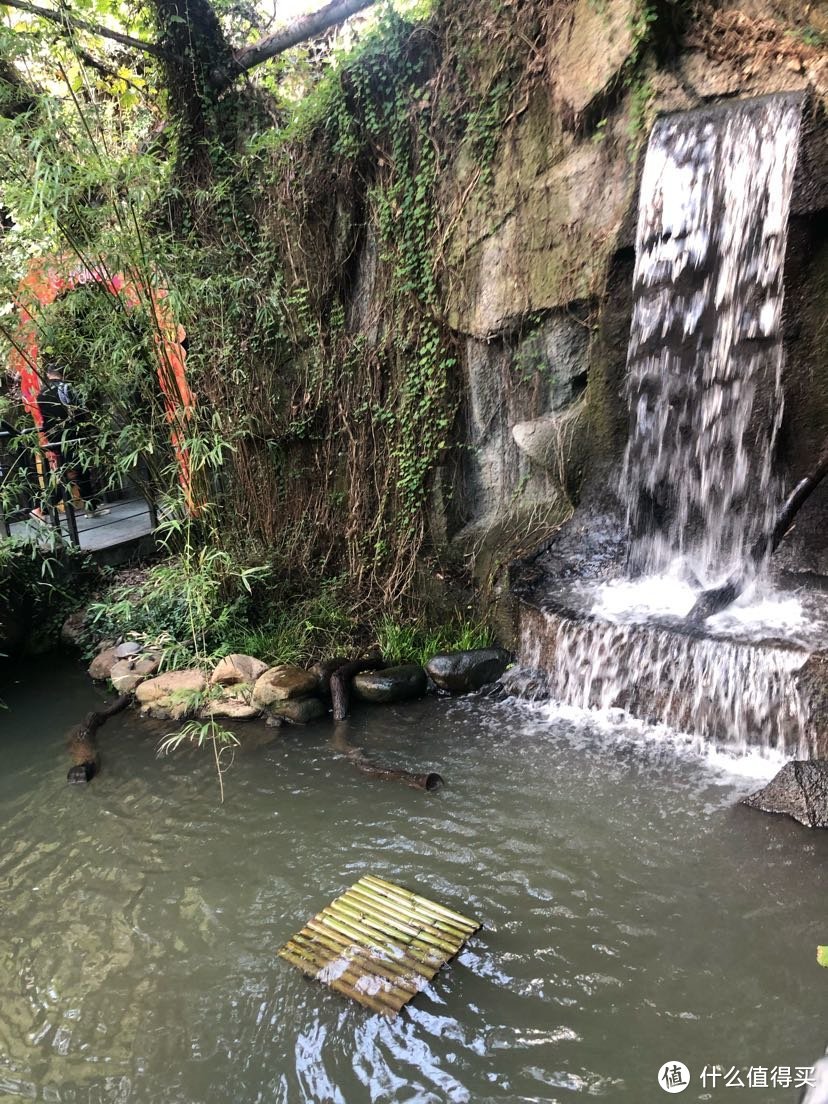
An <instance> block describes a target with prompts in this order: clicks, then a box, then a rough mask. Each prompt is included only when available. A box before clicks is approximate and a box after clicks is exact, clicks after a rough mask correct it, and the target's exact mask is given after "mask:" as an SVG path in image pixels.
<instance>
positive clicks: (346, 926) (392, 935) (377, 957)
mask: <svg viewBox="0 0 828 1104" xmlns="http://www.w3.org/2000/svg"><path fill="white" fill-rule="evenodd" d="M479 927H480V924H479V923H478V921H477V920H470V919H469V918H468V916H461V915H460V913H458V912H452V910H451V909H448V908H445V907H444V906H443V905H438V904H437V903H436V902H435V901H429V900H428V898H427V897H420V896H419V895H418V894H416V893H410V892H409V891H408V890H407V889H403V888H402V887H401V886H398V885H393V884H392V883H391V882H386V881H384V880H383V879H382V878H374V877H373V876H372V875H370V874H366V875H365V876H364V877H362V878H360V879H359V881H358V882H357V883H356V885H352V886H351V888H350V889H349V890H346V892H345V893H343V894H342V896H341V897H337V899H336V900H335V901H333V902H332V903H331V904H330V905H328V907H327V908H324V909H322V911H321V912H320V913H319V915H318V916H314V918H313V919H312V920H309V921H308V922H307V924H306V925H305V927H304V928H303V929H302V930H301V931H300V932H299V934H298V935H294V937H293V938H292V939H291V940H289V941H288V942H287V943H286V944H285V945H284V947H282V949H281V950H280V951H279V956H280V957H281V958H283V959H285V961H286V962H290V963H291V965H293V966H296V967H298V968H299V969H300V970H301V971H302V973H303V974H307V975H308V977H312V978H315V979H316V980H317V981H321V982H322V984H323V985H327V986H328V987H329V988H330V989H334V990H335V991H336V992H337V993H342V994H343V996H346V997H351V998H353V1000H355V1001H359V1003H360V1004H364V1005H365V1006H366V1008H370V1009H371V1010H372V1011H374V1012H382V1013H383V1014H384V1015H386V1016H396V1014H397V1013H398V1012H399V1010H400V1009H401V1008H402V1006H403V1005H404V1004H407V1003H408V1002H409V1001H410V1000H411V998H412V997H415V996H416V995H417V993H419V992H420V990H421V989H425V987H426V986H427V985H428V983H429V982H430V981H431V979H432V978H433V977H434V975H435V974H436V973H437V971H438V970H439V969H440V967H441V966H445V964H446V963H447V962H448V961H449V959H452V958H454V956H455V955H456V954H457V952H458V951H459V950H460V948H461V947H462V946H463V944H464V943H465V942H466V940H467V939H468V938H469V936H470V935H472V934H473V933H474V932H476V931H477V930H478V928H479Z"/></svg>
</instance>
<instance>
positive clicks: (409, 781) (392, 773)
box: [333, 724, 443, 790]
mask: <svg viewBox="0 0 828 1104" xmlns="http://www.w3.org/2000/svg"><path fill="white" fill-rule="evenodd" d="M346 733H347V726H346V725H342V724H338V725H336V726H335V728H334V735H333V745H334V747H335V748H336V750H337V751H341V752H342V754H343V755H346V756H347V757H348V758H349V759H350V760H351V762H352V763H353V764H354V766H355V767H356V769H357V770H358V771H359V772H360V773H361V774H367V775H368V776H369V777H370V778H378V779H379V780H380V781H382V782H401V783H402V784H403V785H404V786H410V787H411V788H412V789H414V790H436V789H439V787H440V786H442V784H443V779H442V777H441V776H440V775H439V774H437V772H436V771H421V772H420V771H407V770H401V769H399V768H397V767H387V766H385V765H384V764H382V763H375V762H373V760H371V759H366V757H365V756H364V755H363V753H362V748H358V747H356V746H355V745H354V744H351V743H349V741H348V738H347V735H346Z"/></svg>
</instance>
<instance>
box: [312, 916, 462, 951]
mask: <svg viewBox="0 0 828 1104" xmlns="http://www.w3.org/2000/svg"><path fill="white" fill-rule="evenodd" d="M334 905H336V907H334ZM334 905H330V906H329V908H330V909H331V911H332V912H333V914H334V915H335V916H344V917H345V918H346V919H350V920H351V922H352V923H353V924H355V925H356V926H357V927H358V928H359V929H361V930H363V931H364V930H365V929H366V928H368V929H369V930H370V931H379V932H381V933H382V934H383V935H388V936H390V937H391V938H392V939H398V940H400V942H402V943H404V945H405V946H406V947H407V948H409V949H410V950H411V949H415V948H417V949H419V948H425V949H427V950H433V951H435V952H439V953H440V954H441V956H442V958H443V961H445V960H446V955H448V956H449V957H451V955H453V954H455V951H454V949H453V948H452V946H451V944H450V943H446V942H444V941H442V940H437V939H433V938H432V937H431V936H430V935H422V934H421V933H420V932H418V931H417V929H416V928H415V929H413V931H414V934H413V935H408V934H406V933H404V932H402V931H400V929H399V928H398V927H396V926H395V925H392V924H389V923H383V921H382V920H381V919H380V918H379V917H376V916H373V915H371V914H370V913H365V912H361V911H360V910H359V909H357V908H352V907H350V906H349V905H347V904H346V905H342V904H337V903H336V902H334Z"/></svg>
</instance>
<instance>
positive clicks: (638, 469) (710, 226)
mask: <svg viewBox="0 0 828 1104" xmlns="http://www.w3.org/2000/svg"><path fill="white" fill-rule="evenodd" d="M800 114H801V100H800V99H799V98H798V97H795V96H787V95H779V96H769V97H764V98H762V99H758V100H753V101H743V102H740V103H738V104H734V105H732V106H727V107H719V108H714V109H710V110H707V109H705V110H700V111H694V112H686V113H682V114H676V115H670V116H666V117H664V118H662V119H660V120H659V121H658V122H657V123H656V125H655V127H654V129H653V133H652V135H651V138H650V142H649V146H648V150H647V155H646V161H645V165H644V172H643V177H642V183H641V198H640V209H639V221H638V232H637V239H636V266H635V275H634V289H633V293H634V308H633V317H632V326H631V333H630V341H629V349H628V358H627V384H626V386H627V396H628V401H629V405H630V413H631V428H630V436H629V440H628V444H627V448H626V452H625V456H624V461H623V465H622V468H621V471H620V477H619V480H618V492H619V498H620V501H621V505H622V509H623V510H624V512H625V514H626V521H627V527H628V531H629V552H628V558H627V577H626V578H625V579H615V580H613V581H611V582H609V583H605V584H603V585H600V586H596V585H595V584H592V585H591V587H590V586H587V585H586V584H583V585H582V586H581V588H580V590H579V589H578V587H577V586H576V588H575V589H574V590H573V589H572V588H570V590H569V593H568V595H567V601H566V602H561V601H557V602H556V600H555V594H554V593H550V595H549V599H550V600H549V601H548V602H546V601H542V602H540V603H538V605H539V606H540V607H541V608H538V606H535V607H534V608H531V609H530V608H528V607H525V608H524V612H523V614H522V629H521V662H522V664H523V665H524V666H525V667H529V668H540V669H543V670H544V671H545V673H546V686H545V689H546V691H547V692H548V693H549V694H550V695H551V696H552V697H554V698H556V699H557V700H559V701H562V702H564V703H566V704H569V705H576V706H582V707H585V708H595V707H598V708H608V707H618V706H620V707H622V708H625V709H627V710H629V711H630V712H632V713H634V714H635V715H636V716H639V717H642V718H646V719H648V720H652V721H658V722H661V723H666V724H668V725H670V726H672V727H674V728H677V729H679V730H682V731H684V732H690V733H693V734H696V735H698V736H699V737H702V738H704V739H705V740H707V741H711V742H713V743H715V744H719V745H723V746H726V747H729V748H730V749H732V750H738V749H743V750H746V749H747V747H748V746H749V745H750V746H752V747H754V748H755V747H756V746H757V745H758V746H759V747H761V748H764V749H766V750H771V749H774V750H776V751H779V752H782V753H784V754H787V755H790V754H798V755H807V754H808V750H809V747H808V739H809V727H808V726H809V719H808V705H807V702H806V700H805V698H806V695H805V692H804V689H803V680H802V679H801V677H800V675H801V671H802V669H803V668H804V667H805V666H806V664H807V662H808V660H809V656H810V652H811V650H812V649H811V648H810V647H809V646H808V645H807V644H805V643H803V641H802V640H801V639H797V636H796V633H795V632H794V633H786V632H785V626H784V625H782V626H780V625H778V624H774V608H775V607H774V598H773V596H772V595H769V594H768V593H766V592H764V591H763V590H762V587H761V585H759V584H758V583H757V585H755V586H754V588H753V589H752V591H751V592H750V593H751V596H752V597H751V598H750V599H749V600H752V601H754V602H755V603H756V610H754V611H753V612H754V613H756V616H755V617H753V619H752V618H751V616H750V615H751V611H750V610H747V611H745V610H744V609H742V611H741V612H742V614H744V615H745V616H743V617H741V618H740V615H739V613H738V611H737V613H736V614H735V615H734V616H733V618H732V621H733V624H731V625H729V626H728V625H725V626H724V627H722V623H721V619H720V621H719V623H718V624H717V623H716V622H714V623H713V625H714V626H715V627H714V628H711V631H710V634H709V635H704V636H702V635H700V634H699V633H698V632H696V631H692V630H690V628H689V627H688V626H687V625H686V624H684V623H683V622H682V618H683V617H684V616H685V615H686V613H687V612H688V611H689V609H690V607H691V606H692V605H693V602H694V599H695V597H696V595H697V594H698V592H699V590H700V589H702V588H705V587H708V586H712V585H716V584H717V583H721V582H722V581H723V580H724V579H725V578H727V577H728V576H729V575H730V574H731V573H732V572H734V571H737V570H739V569H744V567H745V562H746V559H747V552H748V549H749V548H750V547H751V545H752V544H753V542H754V540H755V538H756V537H757V535H758V534H759V533H760V532H761V531H762V530H763V529H764V528H765V527H767V526H768V524H769V522H770V519H771V518H772V517H773V516H774V514H775V512H776V510H777V507H778V504H779V501H780V498H781V486H780V485H778V481H777V479H776V477H775V475H774V464H773V459H774V447H775V443H776V438H777V435H778V430H779V427H780V423H781V418H782V410H783V394H782V386H781V377H782V356H783V353H782V333H781V330H782V301H783V265H784V259H785V246H786V238H787V223H788V213H789V207H790V200H791V193H792V187H793V178H794V170H795V167H796V159H797V152H798V145H799V127H800ZM760 576H761V573H760ZM573 597H574V598H575V604H576V605H577V607H579V608H581V609H582V610H583V615H582V616H577V615H573V614H572V613H571V612H570V611H571V609H572V607H573ZM741 604H742V606H743V607H744V602H742V603H741ZM777 605H778V608H779V609H780V610H783V611H784V612H785V613H786V615H790V621H791V623H792V624H793V625H795V624H796V621H797V617H796V608H797V603H796V601H793V603H791V601H790V600H787V601H783V600H780V601H779V602H778V603H777ZM791 605H793V606H794V607H795V608H794V611H793V614H791V609H790V607H791ZM544 609H545V610H546V612H544ZM757 611H758V612H757ZM763 618H769V620H770V628H769V629H768V627H767V626H765V625H764V624H763ZM725 620H726V619H725ZM763 630H764V631H763ZM780 637H781V638H784V639H779V638H780ZM768 638H770V639H768Z"/></svg>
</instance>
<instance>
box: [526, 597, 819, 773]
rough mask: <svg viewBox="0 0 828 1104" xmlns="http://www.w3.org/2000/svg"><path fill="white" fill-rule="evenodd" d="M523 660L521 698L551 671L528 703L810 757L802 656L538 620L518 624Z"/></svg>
mask: <svg viewBox="0 0 828 1104" xmlns="http://www.w3.org/2000/svg"><path fill="white" fill-rule="evenodd" d="M520 654H521V662H522V664H523V665H524V666H523V668H522V673H521V674H519V675H517V676H516V678H515V682H514V684H513V689H514V690H516V691H518V692H524V693H525V689H524V687H525V686H526V684H527V672H539V671H541V670H542V671H543V672H544V674H543V676H540V677H539V676H538V675H537V674H535V676H534V679H533V681H532V682H531V684H530V685H529V694H528V696H535V695H537V694H538V692H539V691H540V692H541V696H544V697H545V696H551V697H554V698H555V699H557V700H558V701H562V702H565V703H566V704H567V705H574V706H578V707H580V708H582V709H604V710H606V709H614V708H620V709H624V710H626V711H627V712H629V713H631V714H633V715H635V716H637V717H641V718H643V719H645V720H648V721H651V722H653V723H658V724H664V725H669V726H670V727H671V728H674V729H677V730H678V731H680V732H688V733H692V734H693V735H696V736H699V737H701V738H703V739H704V740H705V741H706V742H707V743H710V744H712V745H715V746H720V747H723V748H727V749H728V750H730V751H731V752H740V753H746V752H747V751H748V750H749V749H754V750H755V749H764V750H766V751H774V752H778V753H781V754H783V755H785V756H795V757H799V758H807V757H808V756H809V754H810V747H809V709H808V701H807V696H806V695H805V694H804V693H803V691H802V689H801V687H800V683H799V681H798V678H797V676H798V674H799V672H800V671H801V670H802V668H803V666H804V665H805V663H806V662H807V660H808V652H807V651H803V650H802V649H799V648H795V647H789V646H785V645H784V644H779V643H777V644H774V645H769V646H764V647H757V646H756V645H755V644H751V643H748V642H744V641H735V640H721V639H713V638H708V637H700V636H692V635H687V634H683V633H678V632H675V631H671V630H670V629H668V628H664V627H662V626H659V625H657V624H649V625H647V624H644V625H630V624H614V623H612V622H607V621H599V620H587V619H584V620H576V619H573V618H569V617H565V616H559V615H556V614H552V613H543V612H541V611H532V612H531V614H529V613H526V614H524V615H523V616H522V618H521V633H520ZM521 680H522V681H523V687H522V686H521Z"/></svg>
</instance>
